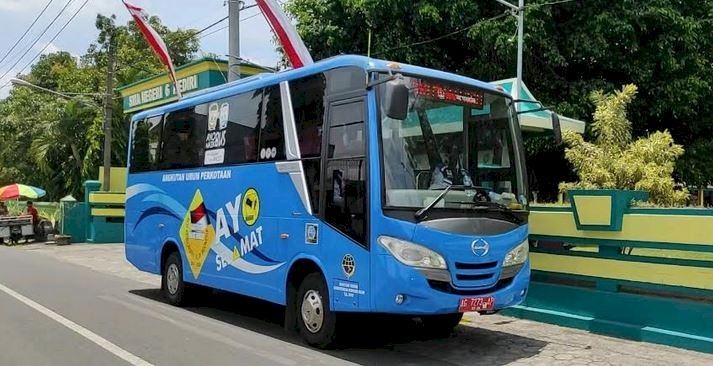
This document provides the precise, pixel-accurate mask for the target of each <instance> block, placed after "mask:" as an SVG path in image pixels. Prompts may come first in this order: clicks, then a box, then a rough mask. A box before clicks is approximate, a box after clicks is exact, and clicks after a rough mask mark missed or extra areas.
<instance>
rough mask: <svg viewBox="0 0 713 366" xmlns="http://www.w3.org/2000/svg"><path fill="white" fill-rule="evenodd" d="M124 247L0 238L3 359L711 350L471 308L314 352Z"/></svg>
mask: <svg viewBox="0 0 713 366" xmlns="http://www.w3.org/2000/svg"><path fill="white" fill-rule="evenodd" d="M158 284H159V282H158V281H157V278H156V277H155V276H151V275H146V274H143V273H140V272H138V271H136V270H135V269H133V268H132V267H131V266H130V265H129V264H128V263H126V261H125V260H124V258H123V246H120V245H113V246H110V245H106V246H104V245H100V246H91V245H86V246H83V245H72V246H70V247H54V246H46V245H41V244H40V245H30V246H25V247H12V248H8V247H4V246H0V366H5V365H8V366H23V365H32V366H41V365H52V366H63V365H101V366H104V365H109V366H110V365H142V366H146V365H251V366H252V365H300V366H302V365H345V364H360V365H429V366H431V365H434V366H437V365H449V366H453V365H487V366H501V365H512V366H516V365H519V366H525V365H548V366H549V365H570V366H574V365H588V366H606V365H626V366H631V365H646V366H659V365H660V366H670V365H687V366H688V365H713V356H710V355H704V354H699V353H695V352H690V351H685V350H680V349H675V348H671V347H664V346H659V345H653V344H647V343H641V342H632V341H624V340H619V339H613V338H608V337H603V336H598V335H593V334H590V333H587V332H584V331H579V330H572V329H567V328H560V327H556V326H551V325H546V324H542V323H535V322H529V321H525V320H518V319H513V318H507V317H501V316H497V315H494V316H488V317H468V318H467V319H466V321H467V322H466V323H464V324H462V325H461V326H459V327H457V329H456V333H455V334H454V335H453V336H452V337H450V338H447V339H438V340H432V339H428V338H426V337H425V334H423V332H421V331H420V329H419V328H418V324H416V323H414V322H398V323H394V322H385V321H384V320H383V319H377V318H368V319H358V320H359V322H357V323H355V324H353V327H352V328H350V329H353V330H360V331H362V333H365V334H367V336H366V337H363V336H360V335H359V333H358V332H355V331H354V332H352V333H349V335H350V336H351V337H350V340H349V341H348V342H347V346H346V347H345V348H343V349H340V350H334V351H329V352H322V351H319V350H315V349H312V348H310V347H308V346H305V345H304V344H303V343H302V341H301V339H300V338H299V337H297V336H296V335H290V334H288V333H286V332H285V331H284V330H283V329H282V325H281V320H282V316H283V312H282V308H280V307H277V306H273V305H270V304H267V303H265V302H261V301H257V300H253V299H249V298H245V297H241V296H237V295H231V294H224V293H220V294H213V295H211V296H207V297H206V298H205V300H204V301H202V302H201V303H199V304H197V305H196V306H195V307H188V308H176V307H173V306H170V305H168V304H166V303H164V301H163V300H162V298H161V296H160V293H159V291H158Z"/></svg>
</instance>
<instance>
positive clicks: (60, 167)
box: [0, 15, 198, 199]
mask: <svg viewBox="0 0 713 366" xmlns="http://www.w3.org/2000/svg"><path fill="white" fill-rule="evenodd" d="M114 20H115V17H113V16H112V17H106V16H103V15H98V16H97V22H96V25H97V30H98V37H97V43H95V44H92V45H91V46H89V49H88V51H87V53H86V54H85V55H83V56H81V57H79V58H75V57H74V56H72V55H71V54H69V53H67V52H56V53H52V54H47V55H43V56H41V57H40V59H39V61H38V62H37V63H35V64H34V65H33V66H32V68H31V69H30V71H29V73H27V74H26V75H23V76H22V78H23V79H25V80H27V81H29V82H31V83H33V84H36V85H39V86H42V87H45V88H48V89H51V90H56V91H61V92H67V93H84V94H86V95H84V94H83V95H82V96H81V97H80V96H77V97H75V98H74V99H71V100H67V99H63V98H61V97H57V96H56V95H53V94H50V93H46V92H42V91H37V90H35V89H32V88H25V87H20V88H14V89H13V90H12V91H11V92H10V96H9V97H8V98H6V99H4V100H1V101H0V141H2V142H3V143H2V144H0V185H2V184H7V183H12V182H22V183H26V184H32V185H36V186H40V187H43V188H44V189H45V190H46V191H47V198H48V199H58V198H60V197H63V196H64V195H66V194H72V195H74V196H75V197H81V196H82V189H83V187H82V184H83V182H84V181H85V180H87V179H95V178H96V177H97V175H98V169H99V166H100V165H101V164H102V158H101V157H102V150H103V141H104V132H103V128H102V126H103V121H104V116H103V110H102V109H101V108H100V106H101V105H102V103H103V93H104V85H105V82H106V80H105V77H106V55H107V53H106V50H107V47H106V46H107V45H108V41H109V39H110V36H111V35H114V37H115V38H114V40H115V42H116V53H117V72H116V73H115V79H116V80H115V84H114V85H121V84H125V83H130V82H133V81H135V80H136V79H140V78H143V77H147V76H153V75H155V74H158V73H161V72H163V67H162V65H161V63H160V62H159V61H158V59H157V58H156V57H155V56H154V54H153V53H152V51H151V50H150V48H149V46H148V44H147V43H146V41H145V40H144V39H143V36H141V34H140V33H139V31H138V29H137V28H136V26H135V25H134V23H133V22H129V23H127V24H126V25H122V26H117V25H116V24H115V23H114ZM151 24H152V25H153V26H154V27H155V28H156V29H157V30H158V31H159V33H161V34H162V36H163V37H164V40H166V43H167V45H168V47H169V49H170V50H171V52H172V57H173V59H174V62H175V63H176V64H179V65H180V64H181V63H185V62H187V60H189V59H191V58H192V57H193V56H194V55H195V52H196V50H197V47H198V41H197V39H196V36H195V32H194V31H192V30H178V31H170V30H169V29H168V28H166V27H165V26H163V25H161V22H160V20H159V19H158V18H156V17H154V18H152V19H151ZM113 103H114V106H113V113H114V115H113V118H112V121H113V137H114V139H113V144H112V153H113V154H112V165H114V166H125V164H126V151H127V140H128V126H129V123H128V122H129V116H125V115H124V113H123V110H122V108H123V106H122V103H121V100H120V98H119V96H118V95H114V99H113ZM93 104H97V105H96V106H94V105H93Z"/></svg>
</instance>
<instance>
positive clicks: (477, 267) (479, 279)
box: [453, 261, 500, 288]
mask: <svg viewBox="0 0 713 366" xmlns="http://www.w3.org/2000/svg"><path fill="white" fill-rule="evenodd" d="M453 267H454V269H453V284H454V285H455V286H456V287H460V288H484V287H486V288H489V287H492V286H495V284H496V282H497V280H498V278H499V277H500V276H499V270H498V262H497V261H494V262H485V263H467V262H455V263H454V266H453Z"/></svg>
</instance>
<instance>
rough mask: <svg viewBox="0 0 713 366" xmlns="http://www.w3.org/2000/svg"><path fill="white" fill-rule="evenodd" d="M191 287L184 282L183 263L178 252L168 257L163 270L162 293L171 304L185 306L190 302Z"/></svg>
mask: <svg viewBox="0 0 713 366" xmlns="http://www.w3.org/2000/svg"><path fill="white" fill-rule="evenodd" d="M188 287H189V286H187V284H186V283H185V282H184V281H183V262H182V261H181V255H180V254H179V253H178V252H173V253H171V254H169V255H168V257H167V258H166V262H165V263H164V265H163V269H162V270H161V292H162V293H163V296H164V297H165V298H166V300H168V302H169V304H171V305H175V306H183V305H186V304H187V302H188V296H187V295H188V293H187V292H188V291H187V289H188Z"/></svg>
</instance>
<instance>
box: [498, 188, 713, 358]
mask: <svg viewBox="0 0 713 366" xmlns="http://www.w3.org/2000/svg"><path fill="white" fill-rule="evenodd" d="M620 193H621V192H616V191H598V192H597V193H592V192H586V193H580V194H577V192H571V193H570V195H571V197H570V199H571V201H572V203H575V204H574V205H572V206H571V207H539V208H538V207H535V208H533V209H532V212H531V217H530V246H531V254H530V258H531V261H532V268H533V274H532V276H533V277H532V283H531V286H530V290H529V293H528V297H527V299H526V301H525V303H524V304H522V305H521V306H518V307H515V308H513V309H510V310H507V311H506V312H505V313H506V314H509V315H514V316H518V317H522V318H527V319H532V320H537V321H543V322H549V323H555V324H560V325H565V326H570V327H575V328H580V329H586V330H589V331H592V332H595V333H602V334H607V335H613V336H618V337H623V338H628V339H634V340H640V341H647V342H654V343H662V344H668V345H673V346H678V347H683V348H688V349H693V350H698V351H703V352H709V353H713V210H706V209H654V208H630V207H628V205H621V204H619V202H620V200H621V196H620ZM630 193H631V192H630ZM634 196H636V195H634ZM592 197H593V198H592ZM629 197H631V196H629ZM582 198H584V199H582Z"/></svg>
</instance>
